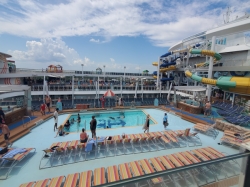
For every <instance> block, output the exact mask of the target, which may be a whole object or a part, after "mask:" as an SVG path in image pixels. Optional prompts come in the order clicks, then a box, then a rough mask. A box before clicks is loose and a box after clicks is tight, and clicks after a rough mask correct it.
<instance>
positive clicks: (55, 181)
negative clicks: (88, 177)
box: [48, 176, 65, 187]
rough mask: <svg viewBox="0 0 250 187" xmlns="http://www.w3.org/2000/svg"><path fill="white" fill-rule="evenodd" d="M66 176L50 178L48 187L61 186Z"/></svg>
mask: <svg viewBox="0 0 250 187" xmlns="http://www.w3.org/2000/svg"><path fill="white" fill-rule="evenodd" d="M64 178H65V177H64V176H60V177H55V178H52V179H51V180H50V183H49V185H48V187H60V186H61V185H62V182H63V179H64Z"/></svg>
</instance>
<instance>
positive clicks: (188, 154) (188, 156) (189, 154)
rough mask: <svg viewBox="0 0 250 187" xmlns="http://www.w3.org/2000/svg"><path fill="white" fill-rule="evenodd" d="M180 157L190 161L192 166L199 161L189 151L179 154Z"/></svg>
mask: <svg viewBox="0 0 250 187" xmlns="http://www.w3.org/2000/svg"><path fill="white" fill-rule="evenodd" d="M180 154H182V155H185V156H186V157H187V158H188V159H189V160H190V161H192V162H193V163H194V164H195V163H200V162H201V161H200V160H199V159H198V158H197V157H196V156H194V155H193V154H192V153H190V152H189V151H185V152H182V153H180Z"/></svg>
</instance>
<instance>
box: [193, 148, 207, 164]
mask: <svg viewBox="0 0 250 187" xmlns="http://www.w3.org/2000/svg"><path fill="white" fill-rule="evenodd" d="M192 152H193V153H194V154H195V155H196V156H197V157H198V158H200V159H201V160H202V161H208V160H211V159H210V158H209V157H208V156H206V155H205V154H203V153H202V152H200V151H199V150H195V149H194V150H192Z"/></svg>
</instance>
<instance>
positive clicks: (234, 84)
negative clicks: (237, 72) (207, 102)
mask: <svg viewBox="0 0 250 187" xmlns="http://www.w3.org/2000/svg"><path fill="white" fill-rule="evenodd" d="M185 75H186V76H187V77H189V78H191V79H193V80H195V81H197V82H201V83H203V84H208V85H213V86H217V87H219V88H220V89H221V90H224V91H228V92H235V93H239V94H250V77H230V76H221V77H219V78H218V79H217V80H216V79H209V78H205V77H200V76H197V75H194V74H193V73H191V72H190V71H189V70H186V71H185Z"/></svg>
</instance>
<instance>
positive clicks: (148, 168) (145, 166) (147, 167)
mask: <svg viewBox="0 0 250 187" xmlns="http://www.w3.org/2000/svg"><path fill="white" fill-rule="evenodd" d="M139 162H140V164H141V166H142V168H143V171H144V172H145V174H150V173H154V172H155V170H154V169H153V168H152V166H151V165H150V163H149V162H148V160H147V159H143V160H139ZM151 181H152V182H153V183H154V184H158V183H161V182H163V180H162V178H161V177H157V178H154V179H151Z"/></svg>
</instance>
